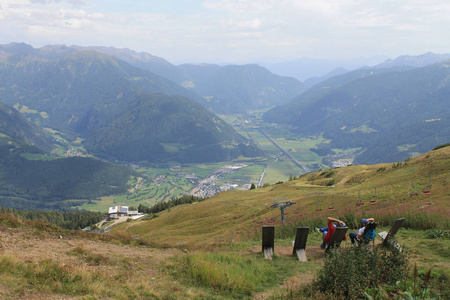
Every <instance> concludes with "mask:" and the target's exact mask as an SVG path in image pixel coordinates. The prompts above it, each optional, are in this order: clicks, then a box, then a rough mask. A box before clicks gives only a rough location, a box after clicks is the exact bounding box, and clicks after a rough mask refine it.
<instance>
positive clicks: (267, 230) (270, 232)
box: [262, 225, 275, 259]
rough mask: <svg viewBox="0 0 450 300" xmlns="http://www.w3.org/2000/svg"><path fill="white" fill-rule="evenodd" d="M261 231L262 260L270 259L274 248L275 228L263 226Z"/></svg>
mask: <svg viewBox="0 0 450 300" xmlns="http://www.w3.org/2000/svg"><path fill="white" fill-rule="evenodd" d="M262 229H263V230H262V252H263V253H264V258H266V259H272V258H273V253H274V248H275V226H270V225H263V227H262Z"/></svg>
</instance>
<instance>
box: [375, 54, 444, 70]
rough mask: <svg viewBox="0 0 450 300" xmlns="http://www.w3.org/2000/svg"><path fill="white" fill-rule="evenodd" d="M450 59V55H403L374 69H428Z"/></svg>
mask: <svg viewBox="0 0 450 300" xmlns="http://www.w3.org/2000/svg"><path fill="white" fill-rule="evenodd" d="M449 59H450V54H435V53H432V52H427V53H424V54H421V55H401V56H399V57H397V58H395V59H388V60H386V61H385V62H383V63H381V64H378V65H376V66H375V67H374V68H378V69H388V68H395V67H416V68H420V67H426V66H429V65H433V64H436V63H440V62H443V61H446V60H449Z"/></svg>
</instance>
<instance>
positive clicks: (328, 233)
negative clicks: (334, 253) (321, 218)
mask: <svg viewBox="0 0 450 300" xmlns="http://www.w3.org/2000/svg"><path fill="white" fill-rule="evenodd" d="M333 222H335V223H337V224H338V226H345V223H344V222H343V221H341V220H339V219H335V218H331V217H328V218H327V227H322V228H317V227H315V228H314V229H315V230H316V231H320V232H322V239H323V243H322V244H321V245H320V247H321V248H322V249H325V248H326V247H327V245H328V243H329V242H330V240H331V237H332V236H333V234H334V232H335V231H336V225H335V224H333ZM345 239H346V238H344V240H345Z"/></svg>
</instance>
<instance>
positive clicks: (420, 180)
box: [0, 147, 450, 300]
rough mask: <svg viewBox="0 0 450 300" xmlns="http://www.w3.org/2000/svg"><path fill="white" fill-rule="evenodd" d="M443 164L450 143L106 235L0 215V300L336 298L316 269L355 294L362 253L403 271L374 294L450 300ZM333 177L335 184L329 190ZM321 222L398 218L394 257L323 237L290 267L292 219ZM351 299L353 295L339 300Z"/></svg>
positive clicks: (174, 212) (180, 210)
mask: <svg viewBox="0 0 450 300" xmlns="http://www.w3.org/2000/svg"><path fill="white" fill-rule="evenodd" d="M449 164H450V147H445V148H441V149H438V150H435V151H432V152H430V153H427V154H425V155H422V156H420V157H417V158H416V159H413V160H411V161H408V162H407V163H401V164H400V163H398V164H394V165H392V164H381V165H375V166H368V165H363V166H352V167H347V168H340V169H333V170H327V171H319V172H315V173H311V174H307V175H304V176H302V177H301V178H300V179H296V180H292V181H289V182H286V183H283V184H278V185H272V186H269V187H267V188H260V189H255V190H251V191H247V192H227V193H223V194H220V195H218V196H216V197H213V198H211V199H209V200H205V201H203V202H198V203H195V204H190V205H181V206H177V207H173V208H171V209H170V210H169V211H165V212H162V213H159V214H158V215H159V216H156V215H153V216H150V217H149V218H153V219H152V220H140V221H130V222H125V223H123V225H121V226H118V227H116V229H115V230H113V232H111V233H109V234H103V235H96V234H86V233H80V232H74V231H67V230H62V229H60V228H57V227H55V226H52V225H49V224H47V223H44V222H30V221H22V220H20V219H16V218H14V216H12V215H10V214H1V213H0V262H1V263H0V298H2V299H18V298H24V299H61V298H65V299H105V298H106V299H108V298H112V299H217V300H219V299H220V300H221V299H258V300H263V299H271V300H275V299H277V300H278V299H311V298H314V299H338V298H337V296H336V295H334V294H328V295H327V294H324V293H322V292H321V291H320V283H321V282H322V283H323V278H324V270H325V271H326V272H328V273H330V272H338V273H339V274H340V275H339V276H335V275H333V277H339V278H340V279H342V278H344V279H345V281H344V283H350V284H351V286H352V287H353V289H355V288H356V287H358V288H359V289H361V286H360V284H361V282H362V281H361V278H362V277H364V276H360V277H356V278H355V277H352V274H353V273H355V274H356V272H358V270H363V271H364V267H367V266H366V265H364V264H363V261H364V260H365V259H366V258H368V257H370V258H372V257H378V258H381V259H382V260H381V261H379V262H384V261H386V260H388V261H389V262H393V263H396V265H395V266H394V267H392V266H391V265H388V264H384V266H385V267H386V266H387V267H388V269H386V270H385V271H386V272H387V273H389V274H391V275H392V274H393V273H395V272H393V271H395V270H396V269H399V270H401V271H402V274H397V275H399V276H400V278H399V280H398V281H396V282H398V283H397V284H395V282H394V284H392V285H379V284H377V285H375V286H373V283H371V282H369V283H368V284H369V285H370V288H369V287H368V286H364V287H363V288H365V291H366V292H368V293H369V294H370V295H371V296H372V297H374V298H376V299H431V298H432V299H448V297H450V289H449V286H450V280H449V279H450V273H449V270H450V268H449V267H450V260H449V257H450V253H449V249H450V239H449V238H448V237H449V229H450V222H449V221H450V220H449V211H448V209H449V208H448V200H449V194H448V186H447V185H448V178H449V174H448V173H449V170H450V168H449ZM429 176H431V178H432V189H431V194H430V195H423V194H421V195H418V196H414V197H410V196H409V188H410V186H411V180H413V178H415V180H414V185H415V186H416V187H417V188H423V187H424V185H426V184H428V183H429ZM331 180H334V186H330V185H329V184H330V181H331ZM375 187H376V188H377V199H376V200H377V204H372V205H370V204H368V203H367V202H368V201H370V200H373V199H374V198H375V197H373V196H374V189H375ZM358 192H359V196H360V197H359V198H360V199H358V200H360V201H361V200H365V204H364V205H363V206H360V208H358V210H355V201H356V200H357V198H358ZM333 194H334V195H335V197H334V204H335V210H333V211H328V210H327V206H328V205H329V204H328V202H327V201H328V200H329V199H333V197H332V195H333ZM275 198H281V199H280V200H279V201H285V200H286V198H287V199H289V200H292V201H295V202H297V205H296V206H293V207H291V208H289V209H288V212H289V214H288V215H287V216H286V217H287V220H288V224H287V226H281V225H280V224H279V223H278V224H276V225H275V226H276V240H275V256H274V259H273V260H266V259H264V258H263V255H262V254H261V234H260V232H259V231H258V230H257V228H256V227H255V226H257V227H260V226H261V224H258V220H261V221H262V220H264V218H266V219H268V218H271V217H279V211H276V210H273V209H271V208H269V206H268V205H270V204H272V203H273V199H275ZM317 200H319V205H318V206H323V207H324V210H323V211H322V212H316V211H315V209H316V208H317V207H318V206H317V205H316V201H317ZM321 200H322V201H323V204H320V203H321V202H320V201H321ZM266 204H267V205H266ZM295 211H300V212H301V214H300V215H296V214H295V213H294V212H295ZM325 215H333V216H336V217H339V218H341V219H343V220H345V221H346V222H347V224H348V225H349V226H350V227H351V230H353V229H354V228H355V227H357V225H358V224H357V221H358V220H357V219H359V218H360V217H361V215H363V216H371V217H375V218H376V219H377V221H378V222H379V228H378V230H379V231H382V230H389V228H390V226H391V225H392V220H393V219H395V218H396V217H398V216H405V217H406V218H407V222H406V224H405V226H404V228H401V229H400V231H399V232H398V234H397V236H396V239H397V241H398V242H399V243H400V244H401V245H402V246H403V247H404V250H405V251H404V252H403V254H399V253H396V252H391V251H390V250H388V249H386V248H384V247H380V246H379V244H380V240H379V239H377V240H376V241H375V244H376V245H375V246H374V247H373V248H372V247H370V248H369V250H368V251H372V249H373V252H371V255H368V253H366V252H364V251H365V250H364V249H365V248H364V247H357V248H354V247H351V246H349V242H348V241H347V242H344V243H343V244H342V245H341V248H340V249H341V251H338V252H336V253H334V254H332V255H328V256H326V255H325V254H324V251H323V250H322V249H320V247H319V244H320V242H321V238H320V235H317V234H315V233H310V234H309V237H308V243H307V248H306V253H307V257H308V261H307V262H299V261H298V259H297V258H296V257H294V256H292V246H291V241H292V239H293V236H294V227H295V226H296V225H297V224H295V223H296V222H294V221H297V223H300V224H302V225H309V226H313V225H323V223H324V217H325ZM352 218H353V219H352ZM353 222H354V223H353ZM250 230H254V231H253V232H251V231H250ZM230 231H231V232H230ZM150 241H151V242H150ZM355 254H356V255H357V256H356V257H354V256H353V257H352V256H351V255H355ZM361 254H362V255H363V256H362V255H361ZM358 255H359V256H358ZM347 258H350V259H347ZM355 258H356V259H358V264H355V260H354V259H355ZM360 259H361V260H360ZM405 259H406V260H405ZM330 263H331V266H334V268H333V269H329V266H330ZM337 263H339V264H337ZM381 264H383V263H381ZM356 266H358V267H357V268H355V267H356ZM373 267H375V268H376V269H377V270H382V269H380V266H378V265H377V266H373ZM349 270H352V272H350V271H349ZM368 271H371V270H368ZM326 272H325V273H326ZM403 272H404V273H403ZM330 274H331V273H330ZM332 274H334V273H332ZM385 275H386V274H384V273H383V274H382V276H379V278H376V279H377V280H379V279H381V278H382V277H385ZM351 280H353V282H352V281H351ZM377 282H378V281H377ZM424 284H425V285H424ZM356 298H357V294H352V295H351V297H348V299H356ZM360 298H361V297H359V298H358V299H360ZM342 299H344V298H342Z"/></svg>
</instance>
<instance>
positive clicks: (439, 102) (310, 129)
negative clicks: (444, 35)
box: [264, 61, 450, 163]
mask: <svg viewBox="0 0 450 300" xmlns="http://www.w3.org/2000/svg"><path fill="white" fill-rule="evenodd" d="M389 65H391V64H389ZM449 78H450V61H445V62H441V63H437V64H434V65H430V66H426V67H419V68H413V67H406V66H404V65H402V66H398V67H395V68H389V69H385V68H373V69H360V70H356V71H353V72H349V73H346V74H344V75H340V76H336V77H333V78H330V79H328V80H326V81H324V82H322V83H320V84H318V85H316V86H314V87H313V88H311V89H309V90H308V91H306V92H305V93H303V94H301V95H300V96H298V97H297V98H295V99H293V101H292V102H290V103H289V104H287V105H285V106H280V107H277V108H274V109H272V110H270V111H268V112H267V113H266V114H265V115H264V120H265V121H267V122H275V123H285V124H290V125H293V126H294V127H295V128H296V130H297V131H299V132H302V133H304V134H311V135H318V134H321V133H323V134H324V137H325V138H327V139H330V140H331V142H330V143H327V144H323V145H322V146H323V147H324V148H327V149H332V148H360V150H361V154H360V155H359V156H358V157H357V158H356V159H355V163H378V162H395V161H399V160H405V159H407V158H408V157H409V156H413V155H414V154H415V153H423V152H426V151H429V150H430V149H432V148H433V147H435V146H437V145H439V144H443V143H446V142H448V140H449V139H450V129H449V128H450V126H449V125H450V105H449V102H448V99H449V96H450V82H449ZM331 153H332V152H331Z"/></svg>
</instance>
